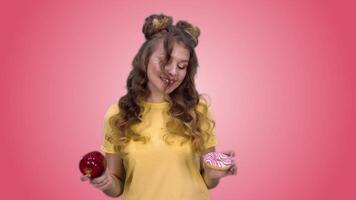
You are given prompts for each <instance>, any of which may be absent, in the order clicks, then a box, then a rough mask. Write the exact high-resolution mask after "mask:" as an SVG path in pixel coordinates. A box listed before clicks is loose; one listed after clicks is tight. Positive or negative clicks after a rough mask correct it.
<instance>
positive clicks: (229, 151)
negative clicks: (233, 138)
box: [223, 150, 235, 157]
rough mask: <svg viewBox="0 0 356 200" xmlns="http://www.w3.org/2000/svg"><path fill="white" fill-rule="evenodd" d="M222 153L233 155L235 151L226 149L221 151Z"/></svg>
mask: <svg viewBox="0 0 356 200" xmlns="http://www.w3.org/2000/svg"><path fill="white" fill-rule="evenodd" d="M223 153H224V154H226V155H228V156H231V157H234V156H235V151H234V150H226V151H223Z"/></svg>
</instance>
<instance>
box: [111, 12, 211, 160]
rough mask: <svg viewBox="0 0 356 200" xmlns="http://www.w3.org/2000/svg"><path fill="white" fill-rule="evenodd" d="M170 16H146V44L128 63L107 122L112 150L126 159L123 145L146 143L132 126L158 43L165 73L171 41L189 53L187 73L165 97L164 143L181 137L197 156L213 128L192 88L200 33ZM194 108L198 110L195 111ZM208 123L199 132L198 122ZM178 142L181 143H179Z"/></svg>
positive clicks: (205, 107) (145, 94) (140, 108)
mask: <svg viewBox="0 0 356 200" xmlns="http://www.w3.org/2000/svg"><path fill="white" fill-rule="evenodd" d="M172 23H173V20H172V17H169V16H166V15H163V14H160V15H150V16H149V17H147V18H146V19H145V23H144V25H143V28H142V32H143V33H144V35H145V38H146V41H145V42H144V43H143V44H142V46H141V47H140V49H139V51H138V53H137V54H136V55H135V57H134V59H133V61H132V70H131V72H130V73H129V76H128V78H127V82H126V89H127V93H126V94H125V95H124V96H122V97H121V98H120V99H119V102H118V107H119V112H118V114H116V115H113V116H112V117H110V119H109V124H110V127H111V128H112V130H113V131H114V134H117V135H116V136H119V137H118V138H119V139H118V142H117V144H116V146H115V148H116V149H117V150H118V152H119V154H120V155H121V156H126V155H127V153H125V152H124V148H125V146H126V145H127V144H128V142H130V140H133V141H141V142H143V143H146V142H147V141H148V140H149V139H148V138H147V137H144V136H142V135H140V133H137V132H135V131H134V130H133V129H132V125H134V124H137V123H140V122H141V121H142V116H143V111H144V106H143V101H146V100H147V98H148V97H149V96H150V90H149V89H148V87H147V83H148V78H147V66H148V62H149V59H150V57H151V55H152V53H153V52H154V51H155V50H156V48H157V46H158V45H159V44H162V42H163V47H164V52H165V58H164V59H162V60H161V61H160V68H161V70H162V72H163V73H165V70H164V68H165V66H166V64H167V63H168V62H169V60H170V55H171V52H172V50H173V45H174V43H175V42H178V43H180V44H183V45H184V46H185V48H186V49H187V50H189V52H190V58H189V63H188V67H187V73H186V76H185V78H184V80H183V82H182V83H181V84H180V85H179V87H177V88H176V89H175V90H174V91H172V92H171V93H169V94H165V96H164V99H165V101H167V102H169V109H168V111H167V112H168V114H169V116H170V117H169V120H168V121H167V124H166V127H167V129H168V130H169V132H167V134H165V135H164V141H165V142H166V143H167V144H171V142H170V141H169V137H170V136H173V135H174V136H181V137H183V138H184V139H183V142H182V143H185V142H188V141H190V142H191V144H192V148H193V151H194V152H197V153H199V154H200V153H201V151H202V150H203V149H204V143H205V142H206V141H207V140H209V138H210V137H211V136H212V135H211V130H212V129H213V128H214V126H215V122H214V120H212V119H211V118H209V117H208V106H209V105H208V104H207V100H206V98H204V96H203V95H202V94H199V93H198V91H197V90H196V87H195V81H194V79H195V75H196V73H197V68H198V59H197V55H196V53H195V50H194V48H195V47H196V46H197V45H198V37H199V35H200V30H199V28H198V27H196V26H193V25H191V24H190V23H188V22H187V21H182V20H181V21H178V22H177V23H176V25H173V24H172ZM198 107H199V108H200V109H198ZM203 121H204V122H208V123H207V125H208V128H207V129H203V128H202V127H203V124H202V122H203ZM182 143H181V144H182Z"/></svg>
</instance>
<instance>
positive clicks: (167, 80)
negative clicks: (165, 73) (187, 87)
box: [160, 77, 175, 86]
mask: <svg viewBox="0 0 356 200" xmlns="http://www.w3.org/2000/svg"><path fill="white" fill-rule="evenodd" d="M160 78H161V80H162V81H163V83H164V84H165V85H167V86H169V85H172V84H173V83H174V82H175V81H173V80H171V79H168V78H164V77H160Z"/></svg>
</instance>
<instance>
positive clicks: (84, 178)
mask: <svg viewBox="0 0 356 200" xmlns="http://www.w3.org/2000/svg"><path fill="white" fill-rule="evenodd" d="M89 177H90V175H85V176H81V177H80V180H81V181H87V180H88V179H89Z"/></svg>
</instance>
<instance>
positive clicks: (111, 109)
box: [105, 103, 119, 118]
mask: <svg viewBox="0 0 356 200" xmlns="http://www.w3.org/2000/svg"><path fill="white" fill-rule="evenodd" d="M118 113H119V105H118V104H117V103H112V104H110V105H109V106H108V107H107V108H106V111H105V118H109V117H111V116H113V115H116V114H118Z"/></svg>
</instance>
